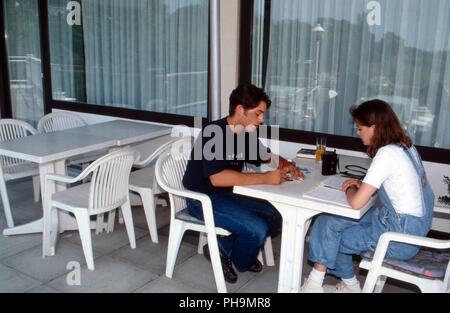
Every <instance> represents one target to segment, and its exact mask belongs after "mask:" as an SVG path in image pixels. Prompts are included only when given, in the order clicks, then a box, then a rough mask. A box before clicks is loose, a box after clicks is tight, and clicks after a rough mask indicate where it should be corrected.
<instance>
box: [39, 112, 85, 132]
mask: <svg viewBox="0 0 450 313" xmlns="http://www.w3.org/2000/svg"><path fill="white" fill-rule="evenodd" d="M86 125H87V123H86V122H85V121H84V120H83V119H82V118H81V117H79V116H78V115H77V114H74V113H70V112H53V113H49V114H47V115H45V116H44V117H42V118H41V119H40V120H39V122H38V126H37V130H38V132H40V133H51V132H54V131H58V130H65V129H69V128H75V127H81V126H86Z"/></svg>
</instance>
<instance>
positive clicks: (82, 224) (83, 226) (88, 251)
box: [75, 211, 95, 271]
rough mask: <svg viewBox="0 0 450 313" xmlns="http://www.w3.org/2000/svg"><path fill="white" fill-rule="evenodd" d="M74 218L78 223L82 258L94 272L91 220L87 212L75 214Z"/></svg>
mask: <svg viewBox="0 0 450 313" xmlns="http://www.w3.org/2000/svg"><path fill="white" fill-rule="evenodd" d="M75 218H76V219H77V223H78V230H79V232H80V238H81V245H82V246H83V252H84V257H85V258H86V264H87V267H88V269H90V270H91V271H93V270H95V266H94V255H93V252H92V238H91V227H90V224H91V220H90V218H89V213H88V212H87V211H79V212H75Z"/></svg>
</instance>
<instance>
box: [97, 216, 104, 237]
mask: <svg viewBox="0 0 450 313" xmlns="http://www.w3.org/2000/svg"><path fill="white" fill-rule="evenodd" d="M104 225H105V215H104V214H103V213H102V214H98V215H97V224H96V227H95V234H96V235H98V234H101V233H102V232H103V227H104Z"/></svg>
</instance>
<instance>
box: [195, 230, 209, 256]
mask: <svg viewBox="0 0 450 313" xmlns="http://www.w3.org/2000/svg"><path fill="white" fill-rule="evenodd" d="M207 243H208V238H207V237H206V234H205V233H200V235H199V236H198V248H197V253H198V254H203V246H204V245H206V244H207Z"/></svg>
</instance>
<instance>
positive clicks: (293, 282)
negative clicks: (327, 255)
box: [272, 203, 320, 292]
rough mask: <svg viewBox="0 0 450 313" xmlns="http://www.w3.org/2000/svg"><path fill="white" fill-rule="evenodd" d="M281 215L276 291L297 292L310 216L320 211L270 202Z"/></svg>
mask: <svg viewBox="0 0 450 313" xmlns="http://www.w3.org/2000/svg"><path fill="white" fill-rule="evenodd" d="M272 204H273V205H274V206H275V208H276V209H277V210H278V211H279V212H280V214H281V216H282V217H283V230H282V234H281V252H280V273H279V277H278V292H299V290H300V285H301V278H302V270H303V252H304V251H303V250H304V246H305V235H306V232H307V231H308V228H309V225H310V223H311V218H312V217H313V216H315V215H317V214H319V213H320V212H318V211H312V210H307V209H302V208H299V207H295V206H291V205H287V204H281V203H272Z"/></svg>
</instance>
